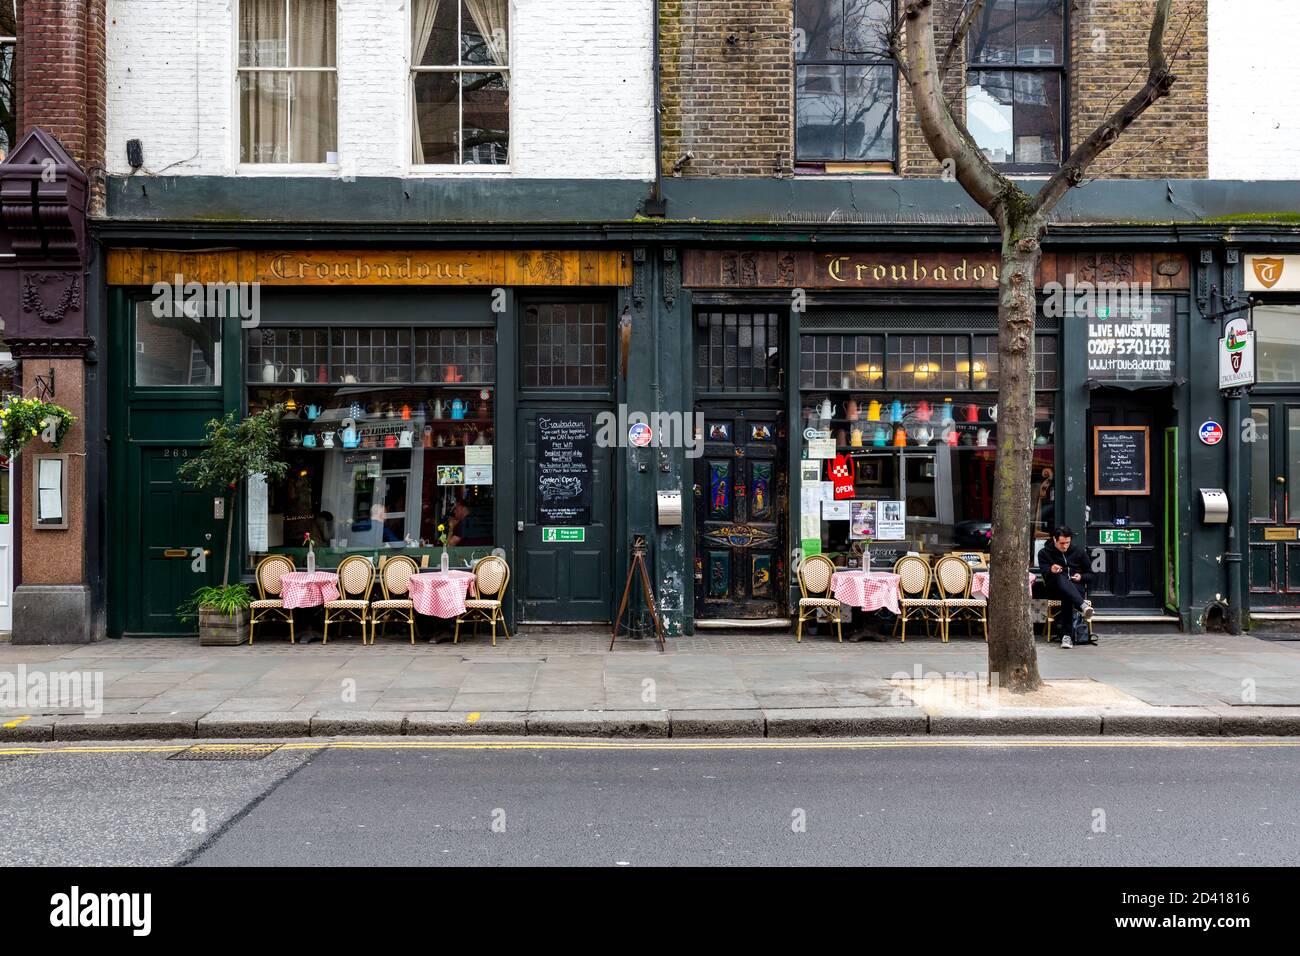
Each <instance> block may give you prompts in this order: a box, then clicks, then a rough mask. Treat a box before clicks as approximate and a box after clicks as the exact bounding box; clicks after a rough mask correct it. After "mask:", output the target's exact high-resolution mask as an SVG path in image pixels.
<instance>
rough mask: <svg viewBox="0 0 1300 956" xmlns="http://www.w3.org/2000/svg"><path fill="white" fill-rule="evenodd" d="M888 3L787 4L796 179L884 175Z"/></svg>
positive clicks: (887, 163)
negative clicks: (802, 174)
mask: <svg viewBox="0 0 1300 956" xmlns="http://www.w3.org/2000/svg"><path fill="white" fill-rule="evenodd" d="M892 23H893V3H892V2H891V0H795V4H794V26H795V34H794V35H795V39H794V72H795V77H794V80H795V83H794V85H795V160H796V162H797V163H799V164H800V166H801V168H802V169H803V170H804V171H816V170H819V169H820V170H826V171H871V170H873V169H880V168H885V169H892V168H893V162H894V155H895V151H896V148H897V140H898V137H897V118H898V117H897V102H898V95H897V86H898V84H897V79H896V74H895V70H894V65H893V61H892V60H891V59H890V57H889V53H888V36H889V31H890V28H891V26H892Z"/></svg>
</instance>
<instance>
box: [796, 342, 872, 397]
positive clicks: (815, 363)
mask: <svg viewBox="0 0 1300 956" xmlns="http://www.w3.org/2000/svg"><path fill="white" fill-rule="evenodd" d="M884 369H885V337H884V336H883V335H801V336H800V337H799V387H800V388H827V389H837V388H838V389H851V388H880V387H881V386H882V385H884V382H885V373H884Z"/></svg>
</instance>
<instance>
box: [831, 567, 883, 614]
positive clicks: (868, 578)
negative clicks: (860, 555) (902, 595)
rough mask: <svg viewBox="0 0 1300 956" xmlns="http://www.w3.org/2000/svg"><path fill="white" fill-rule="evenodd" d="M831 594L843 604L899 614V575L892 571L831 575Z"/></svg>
mask: <svg viewBox="0 0 1300 956" xmlns="http://www.w3.org/2000/svg"><path fill="white" fill-rule="evenodd" d="M831 594H832V595H834V597H835V599H836V600H837V601H839V602H840V603H841V604H848V605H849V606H851V607H856V608H861V609H862V610H864V611H879V610H880V609H881V608H885V609H886V610H889V611H892V612H894V613H895V614H897V613H899V608H898V575H897V574H894V573H893V572H890V571H863V570H844V571H836V572H835V573H834V574H832V575H831Z"/></svg>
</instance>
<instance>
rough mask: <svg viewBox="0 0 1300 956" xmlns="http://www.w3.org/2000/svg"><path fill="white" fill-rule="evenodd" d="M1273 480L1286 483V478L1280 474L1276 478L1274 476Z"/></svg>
mask: <svg viewBox="0 0 1300 956" xmlns="http://www.w3.org/2000/svg"><path fill="white" fill-rule="evenodd" d="M1275 480H1276V481H1277V483H1278V484H1279V485H1285V484H1286V478H1284V477H1283V476H1282V475H1278V476H1277V478H1276V479H1275Z"/></svg>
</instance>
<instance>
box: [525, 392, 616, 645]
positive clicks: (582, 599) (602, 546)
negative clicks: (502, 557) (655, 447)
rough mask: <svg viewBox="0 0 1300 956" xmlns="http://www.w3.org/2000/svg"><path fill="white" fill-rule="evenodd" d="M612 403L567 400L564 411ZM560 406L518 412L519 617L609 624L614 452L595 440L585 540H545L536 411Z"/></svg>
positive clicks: (603, 407) (531, 620)
mask: <svg viewBox="0 0 1300 956" xmlns="http://www.w3.org/2000/svg"><path fill="white" fill-rule="evenodd" d="M607 408H608V406H606V405H599V406H585V405H584V406H582V407H578V406H571V405H567V404H566V405H565V406H564V411H570V412H571V411H592V412H599V411H602V410H606V409H607ZM555 411H556V409H555V408H554V407H547V408H544V409H536V408H524V409H520V410H519V414H518V432H517V435H518V447H519V459H518V468H517V475H518V484H517V486H516V489H515V501H516V509H517V516H518V517H517V520H519V521H522V522H523V531H521V532H518V533H517V539H518V540H517V545H516V552H515V553H516V555H517V564H518V580H517V582H513V583H512V587H517V588H518V591H517V599H516V600H517V601H518V605H517V606H518V608H519V620H520V622H521V623H525V624H529V623H533V624H542V623H598V624H606V623H608V622H609V621H610V620H611V619H612V618H611V615H610V593H611V591H612V590H613V582H612V580H611V575H610V566H611V554H610V544H611V541H612V534H611V527H610V522H611V521H612V520H613V513H612V510H613V509H612V503H613V500H614V485H613V468H614V459H613V453H612V450H611V449H609V448H600V447H598V446H597V445H596V443H595V442H593V443H592V445H593V447H592V473H593V484H592V493H591V524H589V525H587V527H586V528H585V529H584V539H585V540H583V541H582V542H580V543H579V542H544V541H543V540H542V537H543V531H542V526H541V525H540V524H538V520H537V494H536V488H537V416H538V414H546V413H554V412H555Z"/></svg>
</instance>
